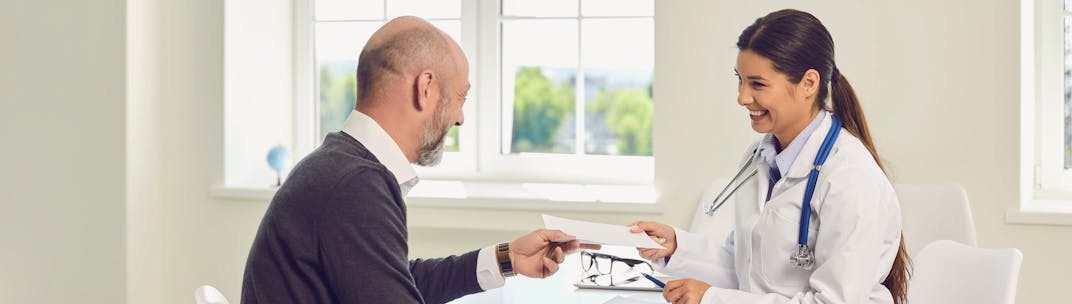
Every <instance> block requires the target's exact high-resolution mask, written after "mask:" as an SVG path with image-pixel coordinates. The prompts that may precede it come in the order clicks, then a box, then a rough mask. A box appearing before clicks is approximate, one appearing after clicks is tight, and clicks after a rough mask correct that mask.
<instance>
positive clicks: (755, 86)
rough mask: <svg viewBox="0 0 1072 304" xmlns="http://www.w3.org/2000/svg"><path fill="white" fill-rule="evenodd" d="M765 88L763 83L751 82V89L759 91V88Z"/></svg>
mask: <svg viewBox="0 0 1072 304" xmlns="http://www.w3.org/2000/svg"><path fill="white" fill-rule="evenodd" d="M766 86H767V85H765V84H763V83H760V82H756V81H753V82H752V87H753V88H756V89H759V88H762V87H766Z"/></svg>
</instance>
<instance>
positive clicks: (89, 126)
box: [0, 0, 126, 303]
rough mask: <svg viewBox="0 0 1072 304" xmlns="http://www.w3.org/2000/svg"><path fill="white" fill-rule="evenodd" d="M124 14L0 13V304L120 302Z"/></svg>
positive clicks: (13, 6)
mask: <svg viewBox="0 0 1072 304" xmlns="http://www.w3.org/2000/svg"><path fill="white" fill-rule="evenodd" d="M124 20H125V7H124V1H122V0H101V1H48V2H43V1H28V0H15V1H4V2H2V3H0V37H2V38H0V39H2V41H0V139H2V140H3V144H0V209H2V211H0V297H2V298H3V302H5V303H122V302H125V301H126V292H125V291H126V254H125V247H126V236H125V233H126V224H125V221H124V217H125V211H124V209H125V201H126V199H125V195H126V194H125V186H124V184H125V182H126V180H125V178H126V174H125V172H126V169H125V163H126V158H125V151H124V146H125V145H124V142H125V140H126V137H125V130H124V129H125V113H126V104H125V102H124V101H125V98H124V95H125V83H124V81H125V78H124V70H125V63H124V62H125V55H124V48H125V40H124V37H125V34H124V32H125V22H124Z"/></svg>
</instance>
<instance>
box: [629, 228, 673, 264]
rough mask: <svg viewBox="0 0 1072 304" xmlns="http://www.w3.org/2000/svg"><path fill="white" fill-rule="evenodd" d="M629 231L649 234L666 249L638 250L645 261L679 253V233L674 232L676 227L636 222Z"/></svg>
mask: <svg viewBox="0 0 1072 304" xmlns="http://www.w3.org/2000/svg"><path fill="white" fill-rule="evenodd" d="M629 231H631V232H633V233H639V232H644V233H647V234H648V236H650V237H651V239H652V240H655V242H656V243H659V245H663V247H666V249H657V248H637V251H638V252H640V256H641V257H644V258H645V259H649V260H655V259H661V258H664V257H668V256H670V255H673V254H674V251H677V233H676V232H674V227H670V225H667V224H663V223H657V222H643V221H636V222H633V223H632V224H629Z"/></svg>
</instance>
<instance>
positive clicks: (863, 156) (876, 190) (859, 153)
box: [820, 130, 894, 198]
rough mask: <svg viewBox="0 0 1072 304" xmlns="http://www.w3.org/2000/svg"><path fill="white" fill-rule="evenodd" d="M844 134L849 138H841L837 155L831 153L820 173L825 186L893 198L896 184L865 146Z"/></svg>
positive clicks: (837, 146) (836, 147) (837, 144)
mask: <svg viewBox="0 0 1072 304" xmlns="http://www.w3.org/2000/svg"><path fill="white" fill-rule="evenodd" d="M842 132H843V133H842V135H849V136H839V137H838V140H837V143H836V144H835V146H834V151H831V153H830V157H829V158H828V159H827V161H826V164H825V165H824V166H823V168H822V170H821V173H820V174H821V175H820V179H821V180H824V182H823V184H825V185H826V186H828V187H847V188H852V189H851V190H850V191H856V192H873V193H872V195H871V196H873V197H876V198H879V197H889V196H891V195H894V190H893V184H892V183H891V182H890V179H889V178H888V177H887V176H886V173H885V172H883V171H882V168H880V167H879V166H878V163H876V162H875V158H874V157H873V156H871V152H870V151H868V150H867V147H866V146H864V144H863V142H861V141H860V140H859V139H857V138H856V137H855V136H851V134H849V132H846V131H845V130H842ZM830 190H835V191H839V190H838V189H830ZM841 190H849V189H841ZM861 194H865V193H861Z"/></svg>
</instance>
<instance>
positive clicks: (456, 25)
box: [429, 20, 462, 45]
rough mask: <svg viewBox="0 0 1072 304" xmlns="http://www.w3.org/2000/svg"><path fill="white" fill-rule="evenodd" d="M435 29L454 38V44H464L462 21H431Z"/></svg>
mask: <svg viewBox="0 0 1072 304" xmlns="http://www.w3.org/2000/svg"><path fill="white" fill-rule="evenodd" d="M429 22H431V23H432V25H434V26H435V27H437V28H439V30H442V31H444V32H446V33H447V35H450V38H454V42H457V43H458V44H459V45H461V43H462V22H461V21H460V20H434V21H429Z"/></svg>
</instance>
